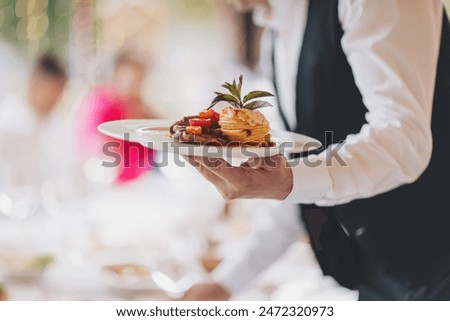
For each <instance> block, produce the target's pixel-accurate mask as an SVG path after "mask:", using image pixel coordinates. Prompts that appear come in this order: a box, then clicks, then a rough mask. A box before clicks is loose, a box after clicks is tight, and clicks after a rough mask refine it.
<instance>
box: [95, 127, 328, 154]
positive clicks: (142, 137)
mask: <svg viewBox="0 0 450 321" xmlns="http://www.w3.org/2000/svg"><path fill="white" fill-rule="evenodd" d="M174 122H175V120H162V119H157V120H151V119H130V120H117V121H111V122H106V123H103V124H101V125H100V126H99V127H98V130H99V131H100V132H101V133H103V134H105V135H108V136H111V137H113V138H116V139H120V140H127V141H131V142H136V143H140V144H142V145H143V146H146V147H150V148H152V149H155V150H158V151H163V152H168V153H175V154H180V155H185V156H202V157H214V158H239V159H245V158H249V157H268V156H273V155H276V154H280V153H281V154H285V153H300V152H304V151H312V150H316V149H318V148H320V147H321V146H322V145H321V143H320V142H319V141H318V140H316V139H314V138H311V137H308V136H304V135H300V134H296V133H292V132H286V131H271V135H272V138H271V141H272V142H273V143H274V145H273V146H270V147H257V146H209V145H208V146H205V145H195V144H187V143H180V142H178V141H176V140H174V139H173V138H172V137H171V136H170V133H169V129H170V126H171V125H172V124H173V123H174Z"/></svg>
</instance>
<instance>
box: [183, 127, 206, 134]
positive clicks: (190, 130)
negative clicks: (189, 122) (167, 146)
mask: <svg viewBox="0 0 450 321" xmlns="http://www.w3.org/2000/svg"><path fill="white" fill-rule="evenodd" d="M186 133H188V134H194V135H201V134H202V128H201V127H200V126H186Z"/></svg>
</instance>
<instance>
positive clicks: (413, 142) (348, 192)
mask: <svg viewBox="0 0 450 321" xmlns="http://www.w3.org/2000/svg"><path fill="white" fill-rule="evenodd" d="M308 3H309V2H308V1H307V0H284V1H272V10H270V11H269V10H267V9H261V10H260V11H259V12H257V14H256V21H257V22H258V23H260V24H262V25H265V26H267V27H269V28H271V29H274V30H275V31H277V34H278V40H277V43H276V44H275V45H276V57H275V59H276V66H277V73H276V76H277V82H278V87H279V88H278V89H279V98H280V101H281V105H282V106H281V108H282V109H283V111H284V112H285V114H286V117H287V119H288V121H289V123H290V125H291V126H292V127H295V123H296V120H295V88H296V73H297V66H298V59H299V56H300V50H301V44H302V39H303V33H304V28H305V25H306V18H307V12H308ZM338 11H339V19H340V21H341V25H342V28H343V31H344V36H343V38H342V47H343V50H344V53H345V55H346V56H347V59H348V61H349V63H350V66H351V68H352V70H353V74H354V77H355V80H356V84H357V86H358V88H359V90H360V91H361V94H362V96H363V99H364V103H365V105H366V107H367V109H368V112H367V114H366V120H367V124H366V125H364V126H363V128H362V129H361V132H360V133H358V134H356V135H350V136H348V137H347V140H346V142H345V144H344V145H343V146H342V148H340V149H338V150H337V152H338V154H339V156H340V157H341V158H342V159H343V160H344V162H345V164H347V166H341V165H340V164H339V163H338V162H336V161H335V160H333V161H332V162H331V164H328V165H327V164H326V159H327V157H328V158H330V157H331V155H332V153H331V152H330V151H331V150H333V149H334V146H331V147H330V148H329V149H328V151H326V152H323V153H321V154H320V155H318V156H310V157H309V159H308V160H309V162H305V161H304V160H302V161H299V160H296V161H293V162H291V164H292V166H293V167H292V169H293V174H294V187H293V190H292V192H291V194H290V195H289V196H288V198H287V200H288V201H292V202H295V203H305V204H306V203H316V204H317V205H336V204H342V203H347V202H349V201H352V200H354V199H358V198H367V197H371V196H374V195H377V194H380V193H383V192H385V191H388V190H391V189H393V188H395V187H398V186H400V185H403V184H405V183H411V182H413V181H415V180H416V179H417V178H418V177H419V176H420V175H421V173H422V172H423V171H424V170H425V169H426V167H427V165H428V163H429V160H430V157H431V151H432V136H431V128H430V124H431V111H432V102H433V94H434V84H435V78H436V66H437V59H438V52H439V45H440V36H441V29H442V12H443V4H442V1H441V0H427V1H424V0H377V1H371V0H340V1H339V8H338ZM319 138H320V137H319ZM317 161H320V166H315V167H312V166H309V165H308V163H311V162H314V163H315V164H318V163H317Z"/></svg>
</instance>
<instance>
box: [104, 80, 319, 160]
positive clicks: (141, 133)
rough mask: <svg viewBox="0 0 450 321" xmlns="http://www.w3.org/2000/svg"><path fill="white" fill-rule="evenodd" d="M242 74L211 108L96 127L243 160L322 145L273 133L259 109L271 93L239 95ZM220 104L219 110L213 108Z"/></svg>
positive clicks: (166, 147)
mask: <svg viewBox="0 0 450 321" xmlns="http://www.w3.org/2000/svg"><path fill="white" fill-rule="evenodd" d="M242 81H243V79H242V76H241V77H239V80H238V81H237V82H236V81H235V80H234V81H233V82H232V83H224V84H223V85H222V86H223V87H224V88H226V89H227V90H228V93H220V92H216V97H215V98H214V99H213V101H212V102H211V104H210V106H208V107H207V108H204V109H202V110H201V111H200V112H199V113H198V114H196V115H191V116H186V117H183V118H182V119H179V120H176V121H174V120H150V119H136V120H118V121H112V122H106V123H103V124H101V125H100V126H99V127H98V130H99V131H100V132H102V133H103V134H105V135H108V136H111V137H114V138H116V139H120V140H128V141H132V142H137V143H140V144H142V145H144V146H146V147H149V148H152V149H155V150H158V151H161V152H168V153H175V154H180V155H185V156H202V157H215V158H236V159H247V158H251V157H253V158H255V157H268V156H273V155H276V154H280V153H282V154H285V153H300V152H304V151H306V150H308V151H311V150H314V149H318V148H320V147H321V144H320V142H319V141H318V140H316V139H314V138H311V137H308V136H304V135H300V134H296V133H292V132H287V131H276V130H273V129H271V128H270V124H269V122H268V120H267V119H266V117H265V116H264V114H262V113H261V112H260V111H259V110H258V109H259V108H262V107H269V106H272V105H271V104H270V103H269V102H267V101H264V100H261V99H262V98H267V97H271V96H273V95H272V94H271V93H269V92H266V91H261V90H255V91H251V92H249V93H247V94H246V95H245V96H244V97H243V98H242V94H241V91H242ZM219 102H225V103H226V105H225V106H224V108H222V109H220V110H219V108H218V106H217V104H218V103H219Z"/></svg>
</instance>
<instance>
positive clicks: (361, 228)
mask: <svg viewBox="0 0 450 321" xmlns="http://www.w3.org/2000/svg"><path fill="white" fill-rule="evenodd" d="M364 232H365V229H364V227H360V228H358V229H357V230H356V231H355V236H356V237H359V236H361V235H363V234H364Z"/></svg>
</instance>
